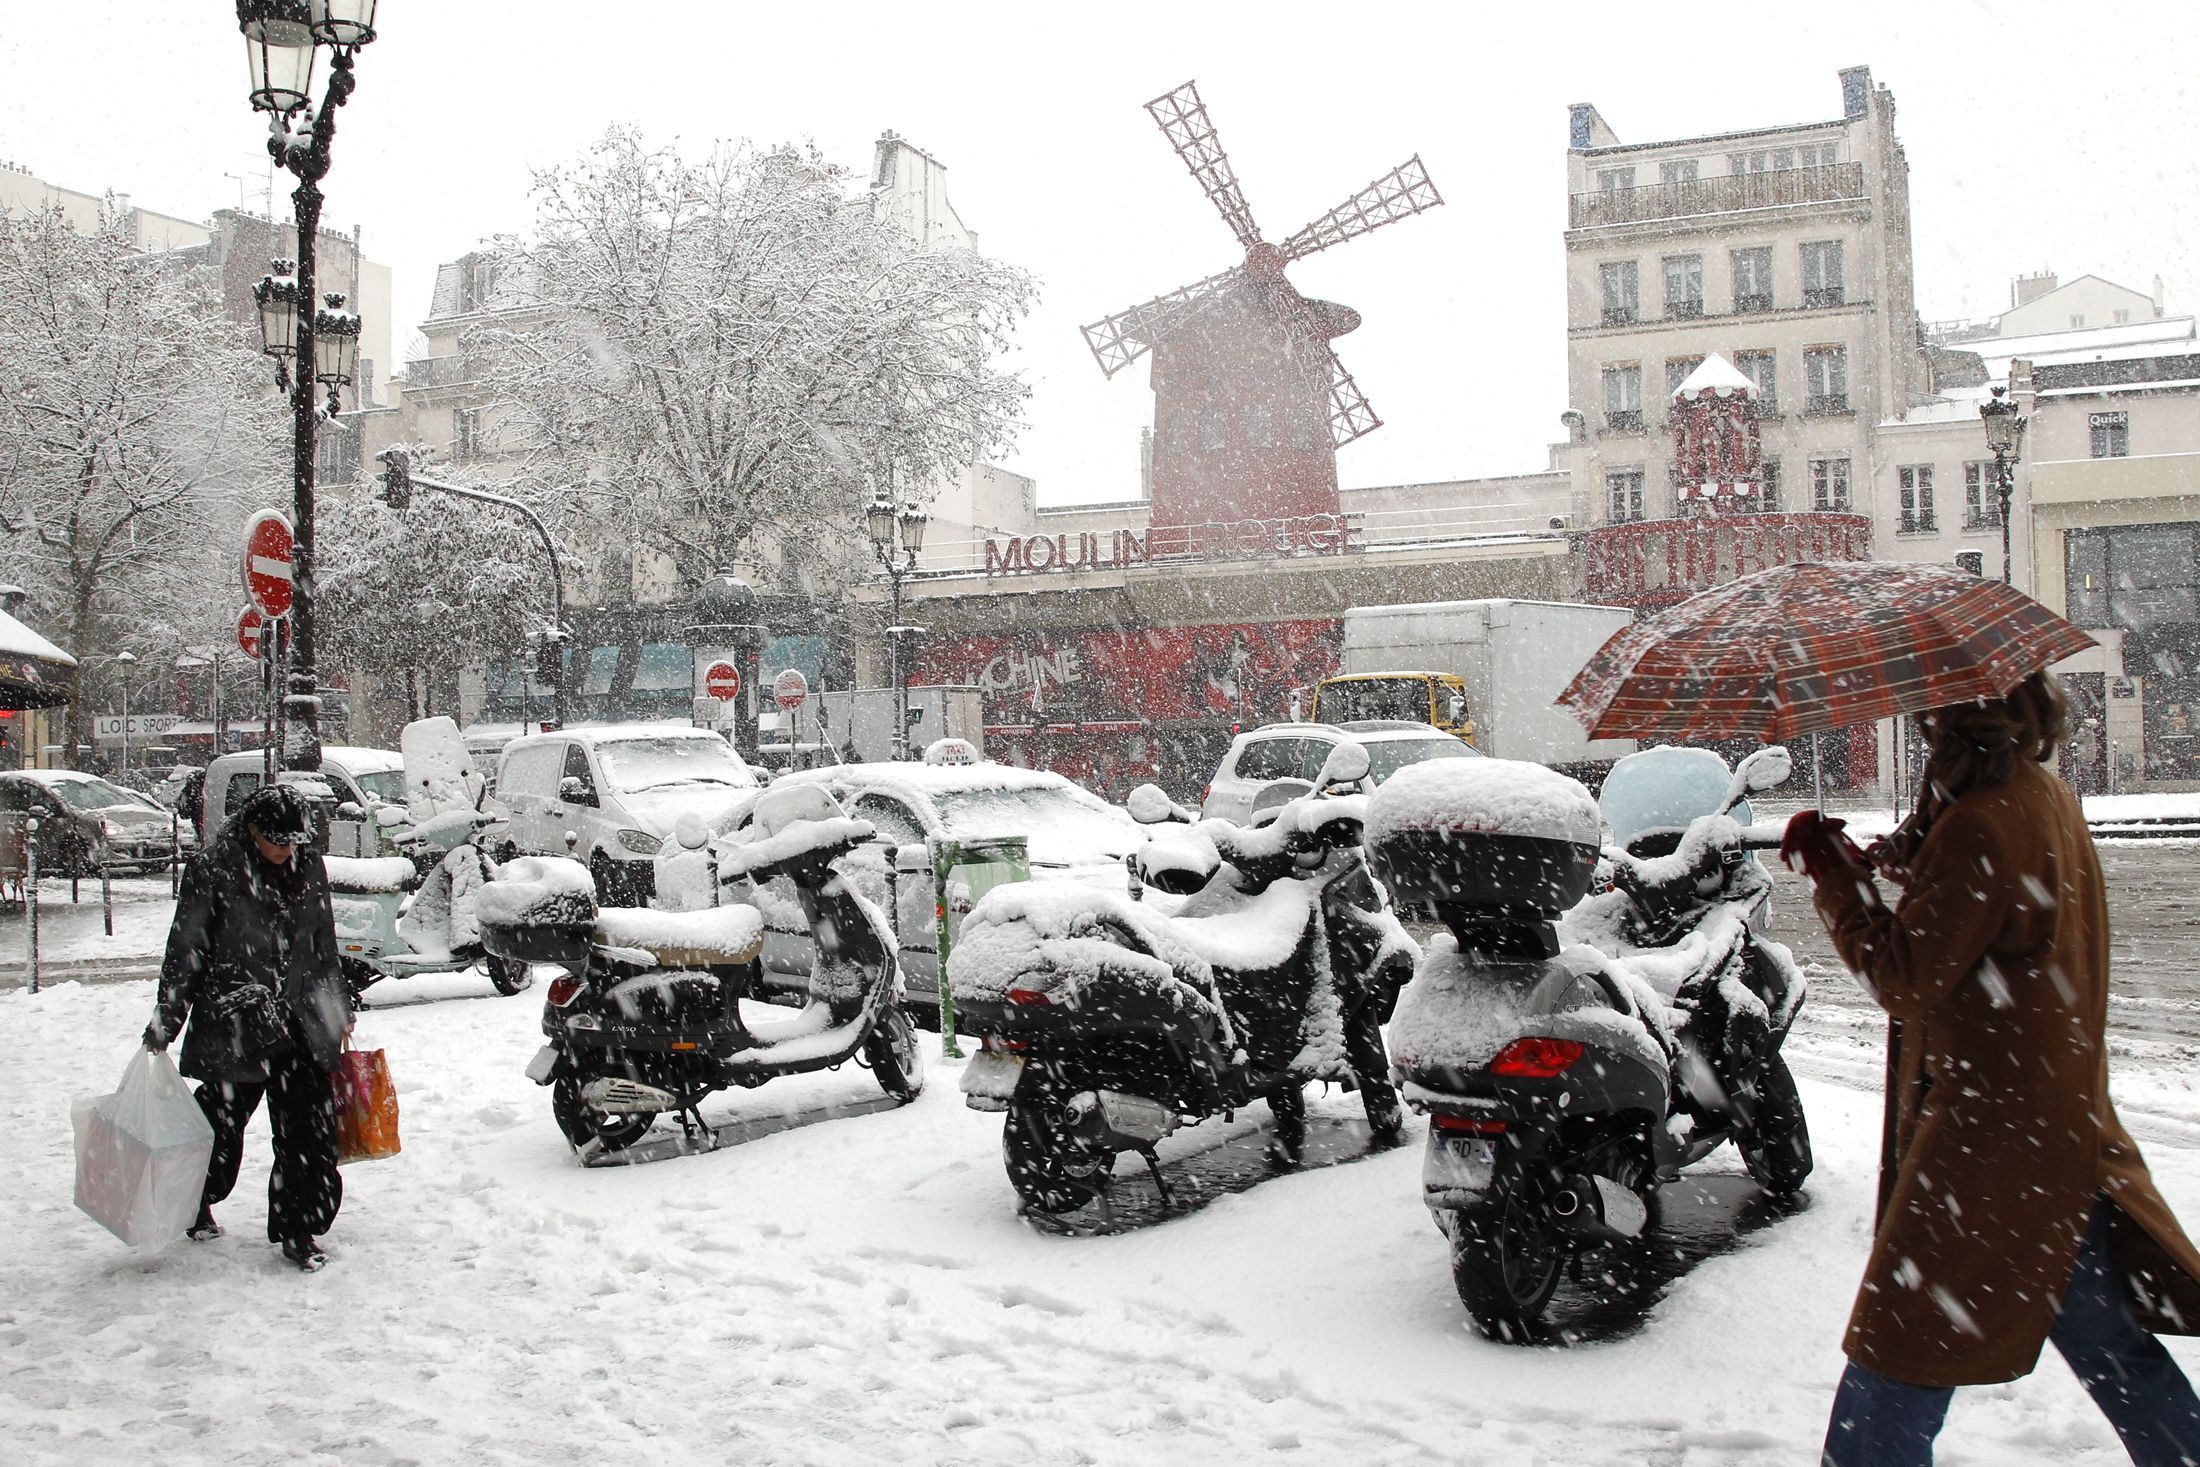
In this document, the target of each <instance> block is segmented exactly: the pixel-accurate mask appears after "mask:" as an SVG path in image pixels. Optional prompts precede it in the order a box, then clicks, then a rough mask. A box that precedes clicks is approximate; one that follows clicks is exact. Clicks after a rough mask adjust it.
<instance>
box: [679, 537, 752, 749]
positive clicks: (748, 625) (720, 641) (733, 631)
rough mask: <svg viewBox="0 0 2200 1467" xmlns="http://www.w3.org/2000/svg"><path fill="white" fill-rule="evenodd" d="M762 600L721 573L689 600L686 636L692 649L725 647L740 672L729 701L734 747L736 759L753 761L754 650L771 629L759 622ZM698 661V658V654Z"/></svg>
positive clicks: (745, 585) (728, 574)
mask: <svg viewBox="0 0 2200 1467" xmlns="http://www.w3.org/2000/svg"><path fill="white" fill-rule="evenodd" d="M761 605H762V598H761V597H759V596H758V595H757V594H756V588H755V587H754V586H752V585H750V584H749V583H748V582H747V581H744V580H743V579H741V577H739V576H737V575H735V574H734V573H733V572H732V571H723V570H722V571H720V572H718V574H716V575H714V576H712V577H711V578H710V579H709V580H707V581H705V582H703V584H702V585H700V586H698V587H696V588H695V593H694V594H693V595H692V596H690V597H689V598H688V602H687V606H686V617H687V639H688V646H689V648H690V649H691V650H692V651H695V652H696V653H698V654H700V653H702V652H704V651H707V650H714V649H718V648H724V649H726V650H729V651H731V652H732V653H733V655H734V658H735V663H736V665H737V666H738V667H739V668H740V671H741V689H740V691H739V692H738V693H736V694H735V695H734V699H733V747H734V748H735V749H736V750H737V751H739V753H740V755H741V758H742V759H743V760H744V761H746V762H748V763H751V764H753V763H755V762H756V758H757V753H756V711H755V710H758V709H760V708H761V707H762V702H761V690H760V689H758V687H757V686H756V677H757V667H756V664H757V654H758V653H760V652H761V651H762V650H763V647H764V640H765V638H766V637H767V636H769V635H770V632H771V628H770V627H768V626H766V625H765V624H764V623H763V622H762V621H760V620H758V608H759V607H760V606H761ZM696 661H697V662H698V663H700V662H701V661H702V658H701V656H700V655H698V656H697V658H696Z"/></svg>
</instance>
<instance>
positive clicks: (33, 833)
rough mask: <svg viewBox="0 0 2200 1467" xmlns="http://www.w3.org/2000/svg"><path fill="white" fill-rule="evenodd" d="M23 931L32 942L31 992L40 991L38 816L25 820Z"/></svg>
mask: <svg viewBox="0 0 2200 1467" xmlns="http://www.w3.org/2000/svg"><path fill="white" fill-rule="evenodd" d="M23 828H24V829H25V830H26V831H27V832H28V834H27V835H26V836H25V837H24V840H23V932H24V935H25V938H26V940H27V941H28V942H29V943H30V946H31V951H30V969H31V992H33V993H36V992H38V817H37V816H36V815H33V816H31V817H30V819H28V820H26V821H24V822H23Z"/></svg>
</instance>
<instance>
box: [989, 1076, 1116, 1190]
mask: <svg viewBox="0 0 2200 1467" xmlns="http://www.w3.org/2000/svg"><path fill="white" fill-rule="evenodd" d="M1001 1156H1002V1159H1003V1160H1004V1161H1005V1162H1006V1163H1007V1165H1008V1184H1009V1185H1010V1186H1011V1187H1014V1188H1015V1189H1016V1196H1017V1198H1018V1200H1020V1201H1021V1202H1022V1203H1023V1204H1024V1206H1025V1207H1026V1208H1028V1209H1030V1210H1031V1211H1033V1212H1075V1211H1076V1210H1077V1209H1078V1208H1080V1207H1083V1206H1084V1205H1085V1204H1086V1203H1088V1202H1090V1201H1092V1200H1093V1199H1094V1198H1095V1197H1098V1196H1099V1195H1100V1194H1101V1193H1102V1192H1103V1191H1105V1190H1106V1189H1107V1185H1108V1175H1109V1173H1110V1172H1111V1171H1113V1170H1114V1167H1115V1154H1114V1153H1113V1152H1110V1151H1106V1150H1103V1149H1101V1148H1098V1147H1095V1146H1093V1145H1091V1144H1090V1143H1088V1142H1085V1141H1081V1140H1079V1139H1078V1138H1077V1137H1075V1136H1073V1135H1072V1134H1070V1129H1069V1121H1068V1117H1066V1116H1065V1115H1063V1113H1062V1106H1061V1102H1060V1101H1059V1100H1058V1099H1056V1098H1055V1096H1054V1095H1052V1094H1051V1093H1049V1092H1047V1091H1045V1090H1041V1091H1039V1093H1037V1094H1026V1093H1023V1092H1022V1091H1021V1090H1020V1091H1019V1092H1018V1094H1017V1095H1016V1096H1015V1098H1014V1099H1012V1100H1010V1101H1009V1103H1008V1124H1007V1125H1006V1126H1004V1127H1002V1129H1001Z"/></svg>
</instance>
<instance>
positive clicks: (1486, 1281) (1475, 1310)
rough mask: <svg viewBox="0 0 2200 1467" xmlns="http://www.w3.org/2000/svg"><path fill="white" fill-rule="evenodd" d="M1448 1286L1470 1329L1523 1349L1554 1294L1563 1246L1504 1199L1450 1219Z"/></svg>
mask: <svg viewBox="0 0 2200 1467" xmlns="http://www.w3.org/2000/svg"><path fill="white" fill-rule="evenodd" d="M1449 1233H1450V1238H1451V1281H1452V1285H1453V1287H1455V1288H1457V1289H1458V1290H1459V1302H1460V1303H1462V1304H1464V1305H1466V1306H1467V1313H1469V1314H1470V1315H1472V1316H1473V1317H1474V1322H1475V1325H1476V1326H1477V1327H1478V1328H1479V1329H1480V1330H1481V1331H1482V1333H1484V1334H1485V1335H1488V1336H1489V1337H1490V1338H1491V1339H1493V1340H1503V1341H1507V1342H1509V1343H1516V1344H1517V1343H1526V1342H1528V1341H1531V1340H1533V1339H1534V1338H1535V1329H1536V1321H1537V1320H1538V1319H1540V1318H1541V1317H1542V1314H1543V1310H1544V1309H1545V1307H1546V1306H1548V1305H1549V1304H1550V1302H1551V1295H1553V1294H1555V1293H1557V1292H1558V1284H1559V1279H1560V1278H1561V1277H1562V1276H1563V1275H1564V1273H1565V1269H1566V1252H1567V1250H1566V1245H1565V1244H1564V1243H1562V1242H1560V1241H1559V1240H1558V1239H1557V1238H1555V1237H1553V1236H1552V1235H1551V1234H1550V1232H1549V1231H1548V1230H1547V1229H1545V1228H1544V1227H1542V1226H1541V1224H1540V1223H1539V1222H1538V1221H1537V1220H1536V1219H1535V1218H1534V1217H1533V1216H1531V1215H1530V1213H1529V1209H1528V1208H1527V1207H1525V1206H1524V1205H1523V1204H1522V1203H1521V1202H1520V1200H1519V1199H1518V1198H1517V1197H1514V1196H1512V1195H1511V1194H1509V1193H1508V1194H1504V1195H1501V1196H1498V1197H1495V1198H1492V1199H1491V1201H1490V1202H1488V1203H1486V1204H1484V1205H1483V1206H1481V1207H1479V1208H1476V1209H1474V1210H1472V1211H1468V1212H1459V1213H1454V1214H1453V1215H1452V1226H1451V1228H1450V1230H1449Z"/></svg>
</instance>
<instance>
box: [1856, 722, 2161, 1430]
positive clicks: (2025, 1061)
mask: <svg viewBox="0 0 2200 1467" xmlns="http://www.w3.org/2000/svg"><path fill="white" fill-rule="evenodd" d="M1816 897H1817V904H1818V913H1819V915H1820V916H1821V917H1823V918H1824V919H1825V923H1826V928H1827V930H1828V931H1829V932H1831V933H1832V935H1833V942H1834V947H1835V948H1836V950H1837V951H1839V953H1840V954H1841V959H1842V961H1843V962H1844V963H1846V964H1847V965H1848V967H1849V970H1850V971H1851V972H1853V973H1855V974H1856V975H1857V976H1858V977H1859V978H1860V979H1862V980H1863V981H1864V983H1865V984H1866V986H1867V987H1869V988H1870V989H1871V991H1872V994H1873V996H1874V997H1875V998H1877V999H1878V1000H1879V1002H1880V1004H1881V1005H1882V1006H1883V1007H1884V1008H1885V1009H1886V1010H1887V1012H1888V1013H1889V1014H1890V1015H1892V1016H1893V1017H1895V1018H1896V1019H1899V1020H1901V1021H1902V1024H1901V1029H1902V1038H1901V1043H1900V1045H1899V1046H1898V1048H1897V1053H1896V1055H1895V1063H1894V1069H1895V1077H1896V1078H1895V1082H1894V1083H1895V1085H1896V1087H1897V1092H1896V1093H1897V1110H1896V1119H1895V1150H1896V1154H1897V1155H1898V1156H1899V1157H1900V1158H1901V1161H1900V1169H1899V1171H1898V1173H1897V1175H1896V1178H1895V1182H1894V1186H1893V1190H1892V1192H1891V1194H1890V1196H1889V1198H1888V1203H1887V1209H1886V1212H1885V1214H1884V1215H1883V1216H1882V1217H1881V1218H1880V1221H1879V1230H1878V1233H1877V1236H1875V1237H1874V1238H1873V1240H1872V1252H1871V1261H1870V1264H1869V1266H1868V1267H1867V1268H1866V1270H1865V1273H1864V1282H1863V1286H1862V1288H1861V1289H1860V1290H1859V1291H1858V1293H1857V1298H1856V1307H1855V1311H1854V1312H1853V1313H1852V1314H1851V1316H1850V1319H1849V1333H1848V1338H1847V1340H1846V1342H1845V1348H1846V1349H1847V1351H1848V1355H1849V1358H1850V1359H1852V1360H1854V1361H1856V1362H1857V1363H1858V1364H1860V1365H1863V1366H1865V1367H1866V1368H1868V1369H1871V1370H1875V1371H1877V1372H1879V1373H1880V1374H1881V1375H1884V1376H1888V1377H1890V1378H1892V1379H1895V1380H1899V1381H1904V1382H1907V1383H1909V1384H1911V1385H1921V1386H1957V1385H1983V1384H1988V1383H1991V1382H1996V1381H2006V1380H2014V1379H2016V1378H2017V1377H2019V1376H2022V1375H2026V1374H2028V1373H2030V1371H2031V1369H2032V1367H2033V1365H2034V1364H2036V1363H2037V1362H2038V1359H2039V1353H2040V1346H2041V1345H2042V1344H2043V1343H2044V1342H2045V1341H2046V1338H2047V1332H2048V1329H2049V1327H2050V1325H2052V1323H2053V1322H2054V1315H2055V1309H2056V1306H2057V1305H2058V1303H2059V1302H2060V1300H2061V1299H2062V1296H2063V1292H2064V1290H2065V1288H2066V1287H2067V1286H2068V1284H2069V1280H2070V1274H2071V1270H2072V1267H2073V1265H2074V1264H2075V1262H2076V1260H2077V1252H2078V1244H2079V1241H2080V1239H2081V1237H2082V1236H2083V1234H2084V1232H2085V1226H2086V1219H2087V1216H2088V1214H2089V1212H2090V1211H2091V1209H2092V1206H2093V1201H2094V1198H2095V1197H2096V1196H2098V1195H2100V1194H2102V1193H2104V1192H2105V1193H2106V1194H2107V1195H2108V1197H2109V1198H2110V1200H2111V1201H2113V1202H2114V1203H2115V1204H2116V1206H2117V1208H2118V1209H2119V1210H2120V1215H2118V1216H2117V1217H2116V1218H2115V1220H2114V1221H2115V1227H2114V1229H2113V1237H2114V1239H2115V1244H2116V1254H2117V1259H2118V1262H2119V1264H2120V1265H2121V1266H2122V1267H2123V1269H2124V1271H2125V1274H2126V1279H2127V1283H2128V1285H2129V1290H2128V1292H2129V1294H2130V1297H2131V1299H2132V1301H2133V1305H2134V1309H2135V1311H2136V1312H2137V1314H2138V1318H2139V1320H2140V1322H2141V1323H2142V1324H2144V1325H2146V1326H2147V1327H2148V1328H2150V1329H2153V1330H2155V1331H2156V1332H2158V1333H2165V1334H2172V1333H2174V1334H2184V1333H2194V1332H2200V1253H2195V1252H2194V1250H2193V1246H2192V1244H2191V1243H2190V1242H2188V1241H2187V1240H2186V1238H2185V1235H2184V1233H2183V1231H2182V1230H2181V1229H2179V1227H2178V1225H2177V1219H2176V1218H2175V1217H2174V1216H2172V1215H2171V1213H2170V1210H2169V1207H2168V1205H2167V1204H2166V1203H2164V1202H2163V1201H2162V1197H2161V1194H2160V1193H2158V1192H2157V1191H2155V1189H2154V1182H2153V1179H2152V1178H2150V1177H2149V1176H2148V1175H2147V1169H2146V1163H2145V1162H2144V1161H2143V1160H2142V1159H2141V1158H2140V1156H2139V1149H2138V1147H2136V1146H2135V1145H2133V1144H2132V1141H2131V1138H2130V1137H2129V1136H2127V1135H2126V1134H2125V1133H2124V1128H2123V1125H2122V1123H2121V1122H2119V1121H2118V1120H2117V1119H2116V1111H2115V1107H2114V1106H2113V1105H2111V1104H2110V1102H2109V1097H2108V1047H2107V1042H2106V1039H2105V1030H2106V1028H2107V1022H2108V897H2107V890H2106V888H2105V887H2104V885H2103V884H2102V880H2101V866H2100V858H2099V855H2098V853H2097V852H2096V851H2095V850H2094V848H2093V839H2092V836H2091V835H2090V834H2089V833H2088V832H2087V830H2086V827H2085V816H2084V813H2083V812H2082V811H2081V810H2080V808H2079V806H2078V801H2077V797H2076V796H2075V795H2073V794H2072V793H2071V792H2070V788H2069V786H2067V785H2065V784H2064V783H2063V782H2062V781H2061V780H2059V779H2057V778H2055V776H2054V775H2052V774H2050V773H2049V772H2048V771H2047V770H2046V769H2044V768H2042V767H2041V766H2039V765H2037V764H2033V763H2029V762H2026V763H2023V764H2021V765H2020V766H2019V768H2018V770H2017V773H2016V775H2015V776H2014V777H2013V778H2012V779H2010V781H2009V782H2008V783H2007V784H2002V785H1994V786H1989V787H1987V788H1983V789H1978V790H1973V791H1972V792H1971V793H1969V794H1967V795H1965V796H1963V797H1962V798H1961V799H1959V800H1957V801H1956V802H1955V803H1954V804H1953V805H1951V806H1950V807H1949V808H1948V809H1947V810H1946V811H1945V812H1944V813H1943V814H1942V815H1941V816H1940V818H1939V819H1938V820H1937V821H1936V822H1935V823H1934V825H1933V828H1932V830H1931V832H1930V833H1929V834H1928V835H1927V837H1926V839H1925V843H1924V845H1923V847H1922V848H1921V849H1920V850H1919V852H1918V854H1917V859H1916V861H1915V862H1914V864H1913V874H1912V876H1911V879H1910V881H1909V886H1908V890H1907V891H1906V892H1905V894H1904V895H1903V898H1902V902H1901V905H1900V906H1899V907H1898V908H1897V909H1896V910H1894V911H1892V912H1889V911H1886V910H1885V909H1883V908H1880V909H1875V908H1874V907H1873V906H1871V905H1869V904H1867V903H1866V901H1865V900H1864V896H1863V893H1862V892H1861V891H1860V890H1859V889H1858V887H1857V886H1856V884H1854V883H1851V882H1845V881H1840V880H1834V881H1829V882H1826V883H1824V884H1822V885H1820V886H1819V887H1818V888H1817V892H1816Z"/></svg>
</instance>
